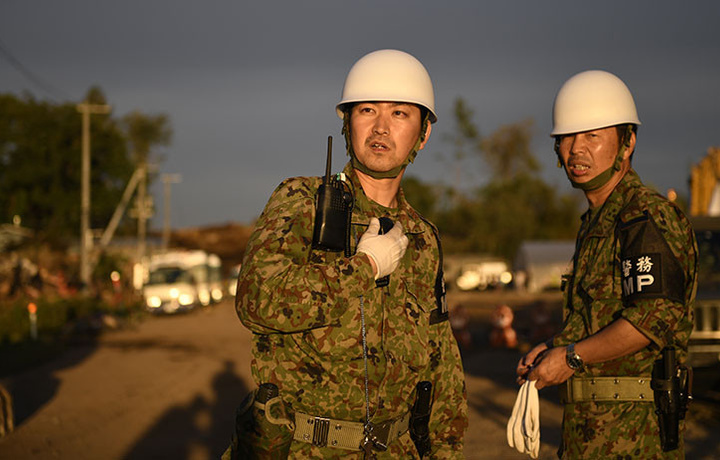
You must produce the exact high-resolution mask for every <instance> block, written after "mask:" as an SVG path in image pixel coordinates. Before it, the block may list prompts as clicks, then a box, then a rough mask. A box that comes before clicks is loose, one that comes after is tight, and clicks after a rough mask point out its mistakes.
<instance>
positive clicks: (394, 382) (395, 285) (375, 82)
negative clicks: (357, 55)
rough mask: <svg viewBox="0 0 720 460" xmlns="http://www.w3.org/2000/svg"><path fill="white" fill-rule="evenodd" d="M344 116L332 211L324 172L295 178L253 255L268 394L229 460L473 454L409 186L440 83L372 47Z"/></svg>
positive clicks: (246, 288)
mask: <svg viewBox="0 0 720 460" xmlns="http://www.w3.org/2000/svg"><path fill="white" fill-rule="evenodd" d="M336 111H337V114H338V115H339V116H340V118H341V119H342V120H343V129H342V133H343V134H344V136H345V142H346V147H347V153H348V155H349V156H350V161H349V163H348V164H347V165H346V166H345V168H344V169H343V173H342V174H338V175H335V176H333V178H332V182H329V183H328V184H327V186H326V185H323V190H324V192H323V193H325V194H330V193H332V192H331V191H330V190H335V191H336V192H337V193H339V195H338V197H337V202H335V201H332V203H334V204H333V208H332V210H327V212H326V208H325V207H323V204H324V202H323V200H322V199H319V198H318V199H316V194H317V193H318V189H319V188H320V186H321V184H323V181H324V179H323V178H321V177H295V178H291V179H287V180H285V181H284V182H283V183H282V184H280V185H279V186H278V188H277V189H276V190H275V192H274V193H273V194H272V196H271V197H270V200H269V202H268V203H267V205H266V207H265V210H264V211H263V213H262V215H261V216H260V218H259V219H258V221H257V223H256V225H255V229H254V231H253V234H252V236H251V237H250V240H249V242H248V245H247V250H246V252H245V258H244V260H243V263H242V269H241V271H240V274H239V278H238V288H237V289H238V291H237V299H236V307H237V312H238V316H239V317H240V320H241V321H242V322H243V324H244V325H245V326H246V327H247V328H248V329H249V330H250V331H252V332H253V356H254V359H253V362H252V375H253V378H254V379H255V382H256V383H257V385H258V387H259V389H258V390H257V391H256V392H255V393H254V396H253V395H251V397H250V398H247V399H246V401H245V403H244V404H243V405H241V407H240V409H239V411H238V414H237V417H238V423H237V427H236V435H235V439H234V442H233V445H232V446H231V449H228V452H226V455H225V458H228V457H233V458H248V457H249V456H252V455H268V456H272V458H283V457H284V456H289V457H291V458H357V459H359V458H374V456H377V458H387V459H396V458H419V456H420V455H419V451H423V453H425V455H428V456H430V457H432V458H462V456H463V438H464V433H465V430H466V427H467V402H466V394H465V387H464V375H463V368H462V363H461V360H460V353H459V350H458V346H457V343H456V341H455V339H454V338H453V333H452V330H451V328H450V323H449V322H448V312H447V307H446V304H445V289H444V284H443V273H442V250H441V248H440V240H439V237H438V232H437V229H436V228H435V227H434V226H433V225H432V224H431V223H430V222H428V221H427V220H426V219H425V218H423V217H422V216H421V215H420V214H418V213H417V211H415V210H414V209H413V208H412V207H411V206H410V204H408V202H407V201H406V200H405V197H404V195H403V192H402V189H401V188H400V182H401V179H402V177H403V174H404V172H405V168H407V166H408V165H409V164H410V163H412V162H413V160H414V159H415V156H416V154H417V153H418V152H419V151H420V150H422V149H423V147H425V144H426V143H427V141H428V138H429V136H430V132H431V124H432V123H434V122H435V121H436V119H437V117H436V114H435V104H434V94H433V87H432V82H431V80H430V77H429V75H428V73H427V71H426V70H425V68H424V66H423V65H422V64H421V63H420V62H419V61H418V60H417V59H415V58H414V57H413V56H411V55H409V54H407V53H405V52H402V51H397V50H380V51H375V52H372V53H370V54H368V55H366V56H364V57H362V58H361V59H360V60H358V61H357V62H356V63H355V64H354V66H353V67H352V68H351V69H350V72H349V74H348V75H347V79H346V80H345V86H344V89H343V94H342V100H341V101H340V102H339V104H337V107H336ZM291 154H293V155H295V154H297V152H294V153H291ZM322 160H323V159H322V158H321V157H319V158H318V165H319V166H322V164H323V161H322ZM316 201H317V202H318V203H319V204H318V207H319V209H322V210H323V211H322V213H321V214H320V216H321V219H319V220H318V221H316V216H317V215H318V214H319V212H318V211H317V210H316ZM330 215H332V216H334V220H332V222H330V221H328V222H325V221H323V220H322V216H330ZM388 218H389V220H386V219H388ZM380 220H383V226H382V227H385V228H381V222H380ZM318 222H320V223H323V225H319V224H318ZM324 223H327V226H325V225H324ZM337 229H340V230H337ZM381 230H382V231H381ZM338 232H339V233H338ZM338 243H339V244H338ZM425 382H429V383H430V384H431V387H429V386H428V385H427V384H426V383H425ZM253 398H254V402H253ZM416 400H417V401H418V404H416ZM414 406H415V410H413V407H414ZM258 452H262V454H259V453H258ZM263 458H266V457H263Z"/></svg>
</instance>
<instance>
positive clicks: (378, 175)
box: [342, 110, 430, 179]
mask: <svg viewBox="0 0 720 460" xmlns="http://www.w3.org/2000/svg"><path fill="white" fill-rule="evenodd" d="M429 120H430V112H427V113H426V114H425V117H424V118H423V122H422V125H421V127H420V136H419V137H418V139H417V141H416V142H415V145H414V146H413V148H412V149H410V153H408V156H407V158H405V161H404V162H403V163H402V164H401V165H400V166H396V167H394V168H393V169H391V170H389V171H374V170H372V169H370V168H368V167H367V166H365V165H364V164H362V162H360V160H358V157H357V155H355V151H354V150H353V147H352V139H351V138H350V111H349V110H346V111H345V115H344V116H343V128H342V134H343V136H345V149H346V150H347V154H348V155H349V156H350V162H351V163H352V165H353V168H355V169H356V170H358V171H361V172H363V173H365V174H367V175H368V176H370V177H372V178H374V179H389V178H393V177H397V176H398V175H399V174H400V173H401V172H402V170H403V169H405V168H406V167H407V165H409V164H410V163H412V162H413V161H415V157H416V156H417V153H418V151H419V149H420V144H422V142H423V141H424V140H425V133H426V132H427V125H428V123H429Z"/></svg>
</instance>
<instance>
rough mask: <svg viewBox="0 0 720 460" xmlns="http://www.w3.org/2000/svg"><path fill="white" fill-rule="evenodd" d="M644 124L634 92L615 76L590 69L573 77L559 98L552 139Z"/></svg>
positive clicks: (554, 109) (556, 105)
mask: <svg viewBox="0 0 720 460" xmlns="http://www.w3.org/2000/svg"><path fill="white" fill-rule="evenodd" d="M626 123H632V124H635V125H639V124H640V119H639V118H638V115H637V110H636V109H635V101H634V100H633V97H632V94H630V90H629V89H628V88H627V86H625V83H623V82H622V80H620V79H619V78H618V77H616V76H615V75H613V74H611V73H609V72H605V71H603V70H587V71H585V72H580V73H579V74H577V75H575V76H573V77H570V79H569V80H568V81H566V82H565V84H564V85H563V86H562V87H561V88H560V91H558V93H557V96H555V104H554V106H553V130H552V133H550V135H551V136H558V135H561V134H572V133H580V132H583V131H590V130H593V129H600V128H607V127H608V126H615V125H622V124H626Z"/></svg>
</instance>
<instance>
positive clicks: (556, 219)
mask: <svg viewBox="0 0 720 460" xmlns="http://www.w3.org/2000/svg"><path fill="white" fill-rule="evenodd" d="M473 115H474V114H473V111H472V109H471V108H469V107H468V105H467V103H466V102H465V101H464V100H463V99H462V98H458V99H457V100H456V101H455V103H454V106H453V129H452V131H451V133H450V134H448V135H446V137H445V139H444V144H446V145H449V146H450V148H451V149H450V151H449V152H448V153H446V154H444V155H443V156H442V157H443V158H442V159H443V163H444V164H445V165H447V166H446V169H447V171H448V174H450V175H451V176H453V177H454V179H455V180H454V181H453V182H454V183H453V185H444V184H434V185H430V184H427V183H423V182H422V181H420V180H418V179H417V178H415V177H407V178H405V179H404V182H403V189H404V191H405V194H406V196H407V198H408V201H409V202H410V203H411V204H412V205H413V206H414V207H415V208H416V209H417V210H418V211H419V212H420V213H421V214H423V215H424V216H426V217H428V218H429V219H430V220H431V221H433V222H434V223H435V224H436V225H437V226H438V229H439V230H440V234H441V236H442V239H443V249H444V250H445V251H446V252H448V253H467V252H471V253H481V254H490V255H496V256H501V257H505V258H506V259H508V260H512V259H513V258H514V257H515V253H516V252H517V249H518V248H519V247H520V245H521V244H522V242H523V241H525V240H549V239H573V238H574V237H575V234H576V232H577V228H578V226H579V215H580V211H579V210H580V197H579V195H575V194H567V193H566V194H563V193H561V192H559V191H558V190H557V189H556V188H555V187H554V186H552V185H550V184H548V183H546V182H545V181H544V180H543V179H542V177H541V175H540V170H541V167H540V163H538V161H537V159H536V157H535V154H534V153H533V152H532V148H531V141H532V137H533V131H532V129H533V122H532V120H525V121H520V122H517V123H513V124H509V125H505V126H501V127H500V128H498V129H497V130H495V131H494V132H492V133H491V134H489V135H487V136H484V135H482V134H481V131H480V129H479V127H478V125H477V123H476V122H475V121H474V120H473ZM468 163H470V164H471V165H475V166H476V167H477V168H479V169H483V170H484V171H485V172H486V174H485V176H486V177H487V180H485V181H478V182H477V183H476V184H473V185H471V186H469V187H460V185H461V184H462V182H463V181H462V179H461V178H462V177H463V174H462V171H464V170H465V169H467V165H468Z"/></svg>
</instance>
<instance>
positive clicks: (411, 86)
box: [335, 50, 437, 123]
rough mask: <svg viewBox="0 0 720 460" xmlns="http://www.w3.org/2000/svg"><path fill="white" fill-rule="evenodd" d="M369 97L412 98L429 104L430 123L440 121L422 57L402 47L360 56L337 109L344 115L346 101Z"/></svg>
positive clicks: (377, 98) (347, 80) (418, 103)
mask: <svg viewBox="0 0 720 460" xmlns="http://www.w3.org/2000/svg"><path fill="white" fill-rule="evenodd" d="M366 101H386V102H387V101H393V102H410V103H413V104H417V105H420V106H422V107H424V108H426V109H427V110H428V111H429V112H430V122H431V123H435V121H437V115H436V114H435V94H434V92H433V87H432V81H431V80H430V75H428V72H427V70H425V67H423V65H422V64H421V63H420V61H418V60H417V59H415V57H413V56H411V55H410V54H408V53H405V52H403V51H398V50H379V51H373V52H372V53H369V54H366V55H365V56H363V57H362V58H360V60H358V61H357V62H356V63H355V65H353V66H352V68H351V69H350V72H349V73H348V76H347V78H346V79H345V86H344V87H343V93H342V100H341V101H340V102H339V103H338V105H337V106H336V107H335V110H336V111H337V114H338V116H339V117H340V118H343V109H344V106H345V104H350V103H353V102H366Z"/></svg>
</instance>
